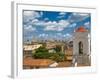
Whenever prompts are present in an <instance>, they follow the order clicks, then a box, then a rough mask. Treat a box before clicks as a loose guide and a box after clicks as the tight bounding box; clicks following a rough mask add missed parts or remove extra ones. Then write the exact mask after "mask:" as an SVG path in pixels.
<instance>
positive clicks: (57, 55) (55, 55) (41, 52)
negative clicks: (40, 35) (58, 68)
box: [32, 46, 65, 62]
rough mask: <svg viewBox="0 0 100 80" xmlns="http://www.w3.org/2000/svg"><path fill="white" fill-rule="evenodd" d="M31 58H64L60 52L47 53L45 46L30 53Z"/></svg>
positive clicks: (62, 59)
mask: <svg viewBox="0 0 100 80" xmlns="http://www.w3.org/2000/svg"><path fill="white" fill-rule="evenodd" d="M32 56H33V58H35V59H51V60H54V61H56V62H61V61H64V60H65V55H64V54H63V53H61V52H56V53H49V52H48V50H47V49H46V48H45V47H43V46H42V47H40V48H38V49H36V50H35V52H33V53H32Z"/></svg>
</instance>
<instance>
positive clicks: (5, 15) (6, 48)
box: [0, 0, 100, 80]
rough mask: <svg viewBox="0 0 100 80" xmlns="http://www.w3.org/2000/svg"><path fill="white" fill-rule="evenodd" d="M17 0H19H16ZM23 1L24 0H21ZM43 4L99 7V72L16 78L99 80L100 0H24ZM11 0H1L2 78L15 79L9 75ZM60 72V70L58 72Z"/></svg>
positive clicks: (99, 52)
mask: <svg viewBox="0 0 100 80" xmlns="http://www.w3.org/2000/svg"><path fill="white" fill-rule="evenodd" d="M16 1H17V0H16ZM19 1H23V0H19ZM24 1H29V2H36V3H42V4H59V5H68V4H69V5H70V3H68V2H73V3H72V4H71V5H77V6H78V5H80V6H81V5H84V6H87V7H88V6H95V7H97V8H98V10H97V12H98V14H97V20H98V26H94V27H95V32H94V33H93V34H92V36H93V37H94V38H93V40H94V43H95V45H94V52H96V53H97V63H98V64H97V65H98V67H97V73H91V74H88V73H86V74H75V75H68V74H64V75H63V76H56V77H50V78H48V77H45V78H39V77H38V79H35V78H32V79H31V78H30V79H15V80H33V79H34V80H99V79H100V62H99V61H100V58H99V57H100V0H24ZM10 6H11V0H0V80H13V79H11V78H10V77H9V75H10V70H11V69H10V67H11V66H10V65H11V61H10V60H11V7H10ZM58 73H59V72H58Z"/></svg>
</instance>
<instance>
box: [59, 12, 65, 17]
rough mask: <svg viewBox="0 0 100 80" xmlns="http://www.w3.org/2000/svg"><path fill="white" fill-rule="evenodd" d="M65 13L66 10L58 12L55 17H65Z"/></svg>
mask: <svg viewBox="0 0 100 80" xmlns="http://www.w3.org/2000/svg"><path fill="white" fill-rule="evenodd" d="M65 15H66V12H60V13H59V16H58V17H57V18H63V17H65Z"/></svg>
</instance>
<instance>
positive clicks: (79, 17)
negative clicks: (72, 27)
mask: <svg viewBox="0 0 100 80" xmlns="http://www.w3.org/2000/svg"><path fill="white" fill-rule="evenodd" d="M89 16H90V14H88V13H72V14H71V15H70V16H69V18H68V19H69V21H70V22H77V21H82V20H84V19H86V18H87V17H89Z"/></svg>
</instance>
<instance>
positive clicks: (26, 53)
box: [23, 44, 42, 57]
mask: <svg viewBox="0 0 100 80" xmlns="http://www.w3.org/2000/svg"><path fill="white" fill-rule="evenodd" d="M41 46H42V44H28V45H24V46H23V48H24V49H23V52H24V57H27V56H31V55H32V52H33V51H35V49H37V48H39V47H41Z"/></svg>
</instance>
